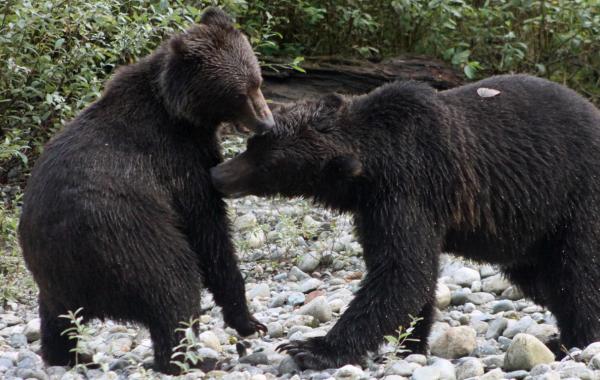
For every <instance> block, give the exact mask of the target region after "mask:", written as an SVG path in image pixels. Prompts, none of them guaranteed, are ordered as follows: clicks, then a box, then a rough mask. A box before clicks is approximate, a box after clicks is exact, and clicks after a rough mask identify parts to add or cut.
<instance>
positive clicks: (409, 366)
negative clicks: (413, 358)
mask: <svg viewBox="0 0 600 380" xmlns="http://www.w3.org/2000/svg"><path fill="white" fill-rule="evenodd" d="M417 368H421V365H420V364H417V363H410V362H407V361H406V360H399V361H397V362H395V363H392V364H391V365H390V366H388V367H387V369H386V370H385V374H386V375H398V376H406V377H408V376H410V375H412V374H413V372H414V371H415V370H416V369H417Z"/></svg>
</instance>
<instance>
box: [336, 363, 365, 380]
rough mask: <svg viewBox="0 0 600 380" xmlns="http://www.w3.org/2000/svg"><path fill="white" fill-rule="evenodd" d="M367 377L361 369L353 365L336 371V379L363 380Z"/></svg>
mask: <svg viewBox="0 0 600 380" xmlns="http://www.w3.org/2000/svg"><path fill="white" fill-rule="evenodd" d="M364 376H365V373H364V372H363V370H362V369H361V368H360V367H356V366H353V365H350V364H348V365H345V366H343V367H342V368H340V369H338V370H337V371H335V378H336V379H343V380H358V379H362V378H363V377H364Z"/></svg>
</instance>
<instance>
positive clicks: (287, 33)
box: [244, 0, 600, 104]
mask: <svg viewBox="0 0 600 380" xmlns="http://www.w3.org/2000/svg"><path fill="white" fill-rule="evenodd" d="M266 4H268V6H267V5H266ZM260 10H263V11H264V12H267V11H268V15H269V18H270V20H271V24H273V25H272V26H271V29H272V30H274V31H276V32H278V33H279V35H281V37H282V38H281V42H280V43H279V46H277V48H276V49H275V48H273V49H272V50H271V51H270V52H271V53H273V54H288V55H323V54H326V55H331V54H342V55H361V56H365V57H379V56H389V55H397V54H402V53H417V54H424V55H428V56H432V57H438V58H442V59H444V60H446V61H448V62H450V63H452V64H453V65H455V66H457V67H460V68H462V69H463V70H464V73H465V75H466V76H467V77H468V78H471V79H475V78H479V77H483V76H487V75H490V74H496V73H507V72H529V73H532V74H536V75H539V76H545V77H548V78H550V79H552V80H555V81H558V82H562V83H565V84H568V85H569V86H571V87H573V88H575V89H576V90H578V91H580V92H582V93H584V94H585V95H587V96H589V97H590V98H592V100H594V101H596V102H597V103H598V104H600V90H599V85H600V0H302V1H295V0H272V1H268V2H267V1H257V2H254V5H252V11H249V12H248V14H247V16H244V17H246V18H248V17H250V18H253V17H254V15H258V14H261V12H260ZM264 12H263V13H264Z"/></svg>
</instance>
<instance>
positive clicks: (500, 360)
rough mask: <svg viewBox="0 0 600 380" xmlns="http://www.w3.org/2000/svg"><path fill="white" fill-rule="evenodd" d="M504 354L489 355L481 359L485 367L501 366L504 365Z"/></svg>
mask: <svg viewBox="0 0 600 380" xmlns="http://www.w3.org/2000/svg"><path fill="white" fill-rule="evenodd" d="M504 356H505V355H504V354H500V355H488V356H486V357H484V358H482V359H481V362H482V363H483V365H484V366H485V368H488V369H489V368H501V367H502V366H503V365H504Z"/></svg>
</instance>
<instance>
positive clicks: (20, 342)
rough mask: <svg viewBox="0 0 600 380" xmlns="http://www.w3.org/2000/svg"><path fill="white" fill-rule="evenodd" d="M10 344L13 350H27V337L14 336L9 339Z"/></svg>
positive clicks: (21, 335)
mask: <svg viewBox="0 0 600 380" xmlns="http://www.w3.org/2000/svg"><path fill="white" fill-rule="evenodd" d="M8 344H10V346H11V347H12V348H26V347H27V337H26V336H25V335H23V334H13V335H11V336H10V338H9V339H8Z"/></svg>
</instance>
